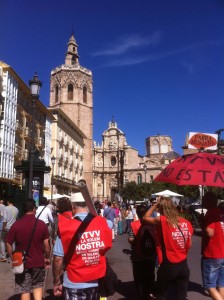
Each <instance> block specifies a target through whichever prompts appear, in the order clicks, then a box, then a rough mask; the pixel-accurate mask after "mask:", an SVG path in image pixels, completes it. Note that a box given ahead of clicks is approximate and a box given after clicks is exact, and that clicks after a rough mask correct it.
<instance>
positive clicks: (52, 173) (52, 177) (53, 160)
mask: <svg viewBox="0 0 224 300" xmlns="http://www.w3.org/2000/svg"><path fill="white" fill-rule="evenodd" d="M55 162H56V158H55V157H54V156H52V157H51V166H52V171H51V203H52V202H53V187H54V165H55Z"/></svg>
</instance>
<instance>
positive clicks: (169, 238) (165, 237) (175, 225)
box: [143, 197, 193, 300]
mask: <svg viewBox="0 0 224 300" xmlns="http://www.w3.org/2000/svg"><path fill="white" fill-rule="evenodd" d="M156 209H158V210H159V212H160V216H158V217H154V218H153V217H152V214H153V212H154V211H155V210H156ZM143 220H144V222H145V223H150V224H154V225H156V242H157V254H158V260H159V265H160V267H159V269H158V273H157V287H158V288H157V295H156V296H157V298H156V299H159V300H164V299H166V294H167V291H168V288H169V287H170V286H171V285H173V284H174V286H175V290H176V298H175V299H178V300H185V299H186V296H187V286H188V281H189V277H190V270H189V268H188V265H187V253H188V250H189V248H190V247H191V235H192V233H193V228H192V226H191V224H190V222H189V221H187V220H185V219H183V218H181V217H179V216H178V211H177V209H176V207H175V205H174V203H173V202H172V200H171V199H170V198H168V197H160V198H159V199H158V201H157V203H155V204H154V205H153V206H151V207H150V209H149V210H148V211H147V212H146V214H145V216H144V217H143Z"/></svg>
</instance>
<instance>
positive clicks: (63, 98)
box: [50, 33, 93, 195]
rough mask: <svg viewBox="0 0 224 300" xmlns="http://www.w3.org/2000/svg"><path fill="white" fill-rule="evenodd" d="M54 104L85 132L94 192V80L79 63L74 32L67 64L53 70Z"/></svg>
mask: <svg viewBox="0 0 224 300" xmlns="http://www.w3.org/2000/svg"><path fill="white" fill-rule="evenodd" d="M50 107H53V108H59V107H60V108H61V109H62V110H63V111H64V112H65V113H66V115H67V116H68V117H69V118H70V119H71V120H72V121H73V122H74V123H75V124H76V125H77V127H78V128H79V129H80V130H81V131H82V132H83V133H84V135H85V136H86V138H85V141H84V142H85V146H84V153H83V179H84V180H85V181H86V183H87V186H88V189H89V192H90V195H92V142H93V80H92V72H91V71H90V70H88V69H86V68H84V67H82V66H81V65H80V64H79V55H78V45H77V43H76V40H75V37H74V34H73V33H72V35H71V37H70V39H69V41H68V44H67V52H66V54H65V63H64V64H63V65H60V66H58V67H56V68H55V69H53V70H52V71H51V80H50Z"/></svg>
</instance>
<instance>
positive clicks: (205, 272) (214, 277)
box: [201, 257, 224, 289]
mask: <svg viewBox="0 0 224 300" xmlns="http://www.w3.org/2000/svg"><path fill="white" fill-rule="evenodd" d="M201 273H202V280H203V286H204V288H205V289H209V288H216V287H218V288H223V287H224V259H222V258H221V259H216V258H205V257H202V259H201Z"/></svg>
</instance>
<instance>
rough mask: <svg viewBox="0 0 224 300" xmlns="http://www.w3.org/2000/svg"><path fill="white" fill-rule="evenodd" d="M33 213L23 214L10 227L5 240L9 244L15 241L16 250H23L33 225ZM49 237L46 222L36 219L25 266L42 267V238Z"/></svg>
mask: <svg viewBox="0 0 224 300" xmlns="http://www.w3.org/2000/svg"><path fill="white" fill-rule="evenodd" d="M35 220H36V218H35V215H34V214H28V215H24V216H23V217H22V218H21V219H20V220H18V221H16V222H15V223H14V224H13V225H12V226H11V228H10V230H9V232H8V234H7V236H6V242H7V243H9V244H10V245H12V244H13V242H15V245H16V249H15V250H18V251H25V250H26V248H27V245H28V242H29V239H30V236H31V233H32V230H33V227H34V223H35ZM46 239H49V232H48V228H47V226H46V224H45V223H44V222H43V221H41V220H38V222H37V226H36V229H35V232H34V235H33V239H32V242H31V246H30V250H29V253H28V256H27V261H26V268H41V267H44V245H43V243H44V240H46Z"/></svg>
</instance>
